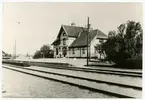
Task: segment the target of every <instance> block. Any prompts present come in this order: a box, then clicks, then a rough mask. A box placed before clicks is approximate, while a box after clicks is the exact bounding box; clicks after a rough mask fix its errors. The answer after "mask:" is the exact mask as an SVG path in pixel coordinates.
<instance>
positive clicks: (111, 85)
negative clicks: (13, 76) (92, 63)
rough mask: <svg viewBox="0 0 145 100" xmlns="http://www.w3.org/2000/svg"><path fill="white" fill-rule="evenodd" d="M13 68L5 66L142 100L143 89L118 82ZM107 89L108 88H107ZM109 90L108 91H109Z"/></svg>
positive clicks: (118, 95)
mask: <svg viewBox="0 0 145 100" xmlns="http://www.w3.org/2000/svg"><path fill="white" fill-rule="evenodd" d="M12 66H13V67H9V66H5V65H4V66H3V67H4V68H7V69H11V70H15V71H19V72H23V73H27V74H31V75H34V76H38V77H42V78H48V79H51V80H55V81H60V82H62V83H67V84H71V85H75V86H78V87H83V88H87V89H89V90H93V91H98V92H102V93H106V94H109V95H113V96H117V97H125V98H141V92H142V87H140V86H134V85H127V84H122V83H116V82H108V81H105V80H103V81H102V80H97V79H91V78H86V77H80V76H76V75H68V74H62V73H57V72H51V71H45V70H38V69H35V68H31V67H19V66H15V65H12ZM105 87H106V88H105ZM107 88H108V89H107Z"/></svg>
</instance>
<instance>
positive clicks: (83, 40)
mask: <svg viewBox="0 0 145 100" xmlns="http://www.w3.org/2000/svg"><path fill="white" fill-rule="evenodd" d="M96 35H97V38H106V39H107V35H105V34H104V33H103V32H101V31H100V30H98V29H96V30H91V31H90V33H89V41H88V43H90V42H91V41H92V40H93V39H94V37H95V36H96ZM81 46H87V32H82V33H81V34H80V36H79V37H78V38H77V39H76V40H75V41H74V42H73V43H72V44H71V45H70V47H81Z"/></svg>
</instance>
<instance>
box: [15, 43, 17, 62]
mask: <svg viewBox="0 0 145 100" xmlns="http://www.w3.org/2000/svg"><path fill="white" fill-rule="evenodd" d="M16 57H17V54H16V40H15V59H16Z"/></svg>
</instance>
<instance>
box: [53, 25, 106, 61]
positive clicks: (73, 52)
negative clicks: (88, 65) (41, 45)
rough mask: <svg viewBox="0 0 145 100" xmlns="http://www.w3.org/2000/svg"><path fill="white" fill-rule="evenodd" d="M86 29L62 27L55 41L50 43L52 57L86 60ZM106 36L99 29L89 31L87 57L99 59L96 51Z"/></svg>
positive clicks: (73, 26)
mask: <svg viewBox="0 0 145 100" xmlns="http://www.w3.org/2000/svg"><path fill="white" fill-rule="evenodd" d="M87 33H88V32H87V28H85V27H78V26H75V25H70V26H68V25H62V26H61V27H60V31H59V33H58V35H57V38H56V40H55V41H54V42H53V43H52V45H53V48H54V57H55V58H59V57H68V58H86V57H87ZM107 38H108V36H107V35H106V34H104V33H103V32H102V31H100V30H99V29H95V30H93V29H91V30H90V32H89V34H88V44H89V56H90V57H95V58H99V56H100V55H99V53H98V52H97V50H96V46H97V44H100V43H102V42H104V41H106V39H107Z"/></svg>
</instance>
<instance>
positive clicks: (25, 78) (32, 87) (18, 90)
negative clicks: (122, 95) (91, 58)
mask: <svg viewBox="0 0 145 100" xmlns="http://www.w3.org/2000/svg"><path fill="white" fill-rule="evenodd" d="M2 91H3V92H2V96H3V97H37V98H39V97H43V98H46V97H49V98H84V97H85V98H113V97H112V96H109V95H104V94H102V93H97V92H92V91H89V90H86V89H80V88H78V87H75V86H71V85H67V84H62V83H59V82H54V81H50V80H46V79H42V78H38V77H34V76H31V75H27V74H23V73H19V72H16V71H11V70H8V69H4V68H3V86H2Z"/></svg>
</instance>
